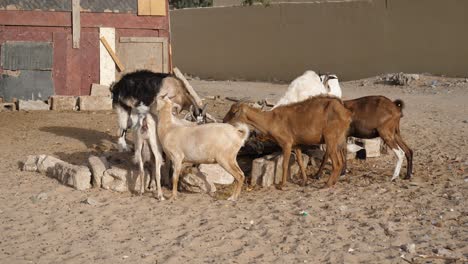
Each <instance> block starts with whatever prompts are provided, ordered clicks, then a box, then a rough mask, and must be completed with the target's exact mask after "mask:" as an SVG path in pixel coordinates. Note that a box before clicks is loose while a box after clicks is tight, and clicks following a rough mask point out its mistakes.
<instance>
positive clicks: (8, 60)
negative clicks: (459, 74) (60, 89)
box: [1, 41, 53, 70]
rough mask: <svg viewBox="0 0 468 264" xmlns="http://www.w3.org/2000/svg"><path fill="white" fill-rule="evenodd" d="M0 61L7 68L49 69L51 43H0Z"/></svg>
mask: <svg viewBox="0 0 468 264" xmlns="http://www.w3.org/2000/svg"><path fill="white" fill-rule="evenodd" d="M1 63H2V68H3V69H7V70H50V69H52V63H53V56H52V43H51V42H27V41H7V42H5V43H3V44H2V51H1Z"/></svg>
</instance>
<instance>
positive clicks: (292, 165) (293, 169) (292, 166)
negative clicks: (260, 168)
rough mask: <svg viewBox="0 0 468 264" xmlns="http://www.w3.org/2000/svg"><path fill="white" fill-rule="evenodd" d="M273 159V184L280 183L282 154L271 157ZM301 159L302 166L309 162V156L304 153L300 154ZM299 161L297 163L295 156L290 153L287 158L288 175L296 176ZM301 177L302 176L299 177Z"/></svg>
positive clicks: (298, 171) (281, 178)
mask: <svg viewBox="0 0 468 264" xmlns="http://www.w3.org/2000/svg"><path fill="white" fill-rule="evenodd" d="M273 160H274V161H275V184H280V183H281V181H282V180H283V154H280V155H278V156H276V157H274V158H273ZM302 161H303V163H304V166H305V167H307V164H309V156H308V155H306V154H302ZM300 170H301V169H300V167H299V163H297V160H296V156H295V155H291V157H290V159H289V175H290V177H291V178H294V177H296V176H297V174H299V173H300ZM301 178H302V177H301Z"/></svg>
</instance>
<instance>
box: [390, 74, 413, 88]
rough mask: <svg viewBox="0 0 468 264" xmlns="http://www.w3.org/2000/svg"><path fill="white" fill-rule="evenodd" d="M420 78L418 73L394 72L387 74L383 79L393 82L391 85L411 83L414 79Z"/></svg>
mask: <svg viewBox="0 0 468 264" xmlns="http://www.w3.org/2000/svg"><path fill="white" fill-rule="evenodd" d="M417 80H419V75H418V74H406V73H402V72H400V73H392V74H387V75H386V76H385V77H384V78H383V81H385V82H387V83H389V84H391V85H401V86H404V85H409V84H410V83H412V82H413V81H417Z"/></svg>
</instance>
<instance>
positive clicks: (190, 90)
mask: <svg viewBox="0 0 468 264" xmlns="http://www.w3.org/2000/svg"><path fill="white" fill-rule="evenodd" d="M173 71H174V75H175V76H176V77H177V78H178V79H179V80H181V81H182V82H183V83H184V85H185V88H186V89H187V92H188V93H189V94H190V95H191V96H192V98H193V99H194V101H195V103H196V104H197V106H198V107H199V108H203V102H202V100H201V99H200V97H199V96H198V94H197V92H195V90H194V89H193V87H192V85H190V83H189V82H188V81H187V79H185V76H184V75H183V74H182V72H180V70H179V69H177V67H175V68H174V70H173Z"/></svg>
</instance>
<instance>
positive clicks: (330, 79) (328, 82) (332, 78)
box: [320, 74, 342, 98]
mask: <svg viewBox="0 0 468 264" xmlns="http://www.w3.org/2000/svg"><path fill="white" fill-rule="evenodd" d="M320 80H321V81H322V83H323V85H324V86H325V88H326V89H327V90H328V94H329V95H333V96H336V97H338V98H341V96H342V91H341V87H340V83H339V81H338V76H336V75H335V74H324V75H320Z"/></svg>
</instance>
